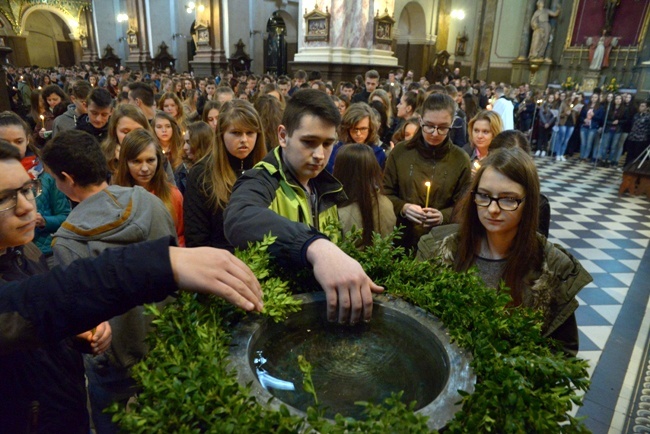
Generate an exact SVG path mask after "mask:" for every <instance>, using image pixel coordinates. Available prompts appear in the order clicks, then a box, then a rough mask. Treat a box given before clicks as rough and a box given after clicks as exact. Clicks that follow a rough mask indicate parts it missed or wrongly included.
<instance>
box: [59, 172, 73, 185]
mask: <svg viewBox="0 0 650 434" xmlns="http://www.w3.org/2000/svg"><path fill="white" fill-rule="evenodd" d="M61 179H62V180H63V182H64V183H65V184H67V185H69V186H71V187H72V186H74V185H75V182H74V178H73V177H72V175H70V174H69V173H68V172H61Z"/></svg>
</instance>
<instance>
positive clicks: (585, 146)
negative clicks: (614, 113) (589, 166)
mask: <svg viewBox="0 0 650 434" xmlns="http://www.w3.org/2000/svg"><path fill="white" fill-rule="evenodd" d="M604 121H605V110H604V109H603V107H601V105H600V102H599V101H598V95H597V94H594V95H593V96H592V97H591V100H590V101H589V104H585V105H584V106H583V107H582V111H581V112H580V118H579V119H578V125H580V160H581V161H588V160H589V158H590V157H591V154H592V150H593V149H594V147H593V145H594V141H595V139H596V135H597V133H598V129H599V128H600V127H601V126H602V125H603V122H604Z"/></svg>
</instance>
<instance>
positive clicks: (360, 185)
mask: <svg viewBox="0 0 650 434" xmlns="http://www.w3.org/2000/svg"><path fill="white" fill-rule="evenodd" d="M334 177H335V178H336V179H338V180H339V181H341V184H343V189H344V190H345V193H346V195H347V197H348V199H347V200H346V201H345V202H343V203H342V204H340V205H339V206H338V213H339V220H340V222H341V224H342V226H343V233H344V234H346V233H348V232H350V231H351V230H352V229H353V228H356V229H362V231H363V232H362V237H361V240H360V243H359V244H358V246H359V247H361V246H368V245H370V244H371V243H372V234H373V233H374V232H376V233H379V234H381V235H382V236H387V235H389V234H390V233H391V232H392V231H393V229H394V228H395V222H396V218H395V213H394V212H393V205H392V203H391V201H390V200H389V199H388V198H387V197H386V196H384V195H383V194H382V187H381V182H382V173H381V168H380V167H379V164H378V163H377V160H376V159H375V156H374V154H373V152H372V150H371V149H370V148H369V147H368V146H366V145H363V144H358V143H352V144H349V145H346V146H343V148H341V152H339V154H338V155H337V156H336V165H335V168H334Z"/></svg>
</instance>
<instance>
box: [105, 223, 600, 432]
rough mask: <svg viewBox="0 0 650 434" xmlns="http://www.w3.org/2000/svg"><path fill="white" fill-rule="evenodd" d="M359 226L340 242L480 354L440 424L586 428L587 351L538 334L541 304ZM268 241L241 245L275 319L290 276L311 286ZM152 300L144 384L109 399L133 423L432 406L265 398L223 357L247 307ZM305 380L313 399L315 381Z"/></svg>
mask: <svg viewBox="0 0 650 434" xmlns="http://www.w3.org/2000/svg"><path fill="white" fill-rule="evenodd" d="M359 234H360V233H356V234H348V235H346V237H344V238H343V239H342V240H341V241H340V246H341V248H342V249H343V250H345V251H346V252H347V253H348V254H350V255H351V256H352V257H354V258H355V259H357V260H358V261H359V262H360V263H361V264H362V265H363V267H364V269H365V270H366V271H367V272H368V274H369V275H370V276H371V277H372V278H373V280H374V281H375V282H377V283H378V284H380V285H382V286H384V287H385V288H386V291H387V292H388V293H389V294H391V295H393V296H396V297H400V298H403V299H405V300H406V301H409V302H411V303H413V304H415V305H417V306H419V307H421V308H422V309H424V310H426V311H427V312H430V313H431V314H433V315H434V316H436V317H438V318H439V319H440V320H441V321H442V322H443V323H444V324H445V325H446V327H447V329H448V331H449V334H450V337H451V338H452V340H454V341H455V342H456V343H457V344H458V345H459V346H461V347H463V348H465V349H467V350H468V351H470V352H471V353H472V354H473V361H472V362H471V363H472V368H473V370H474V372H475V374H476V376H477V384H476V387H475V391H474V392H473V393H472V394H468V393H467V392H464V391H459V393H460V395H461V401H462V404H463V407H462V410H460V411H459V412H458V413H457V414H456V415H455V417H454V418H453V419H452V420H451V421H450V422H449V423H448V425H447V427H446V428H445V432H448V433H467V432H503V433H520V432H563V433H582V432H588V431H587V429H586V428H585V427H584V424H583V423H582V421H580V420H577V419H575V418H573V417H571V416H570V415H569V414H568V413H569V411H570V410H571V408H572V405H574V404H575V405H581V397H579V396H578V391H584V390H586V389H587V388H588V386H589V382H588V379H587V363H586V362H585V361H583V360H580V359H577V358H569V357H566V356H564V355H563V354H562V353H560V352H558V351H556V348H555V346H554V345H553V343H552V342H549V341H548V340H547V339H546V338H544V337H543V336H542V333H541V325H540V324H541V323H542V321H541V317H540V315H539V314H538V313H536V312H534V311H532V310H529V309H525V308H517V309H512V308H510V307H509V306H508V302H509V301H510V297H509V295H508V292H507V290H506V289H503V290H501V291H494V290H493V289H489V288H486V287H485V285H484V284H483V283H482V281H481V279H480V278H479V277H478V276H477V274H476V273H475V272H473V271H471V272H469V273H457V272H454V271H453V270H451V269H449V268H448V267H445V266H443V265H441V264H440V263H438V262H437V261H430V262H418V261H415V260H413V259H412V258H410V257H409V256H408V255H407V254H406V253H405V252H404V250H403V249H401V248H399V247H395V239H396V238H397V237H398V236H399V234H398V233H395V234H393V235H391V236H389V237H387V238H381V237H380V236H379V235H376V236H375V237H374V239H373V244H372V245H371V246H368V247H366V248H365V249H363V250H359V249H357V248H356V247H355V242H356V237H358V236H359ZM272 242H273V238H272V237H267V238H265V240H264V241H263V242H261V243H257V244H255V245H252V246H250V248H249V249H248V250H246V251H245V252H238V255H239V257H240V258H241V259H243V260H244V261H245V262H246V263H247V264H249V266H251V268H252V269H253V271H254V272H255V274H256V275H257V276H258V279H259V280H260V282H261V283H262V286H263V290H264V292H265V312H264V313H263V314H264V315H267V316H269V317H271V318H273V319H274V320H276V321H277V320H282V319H283V318H285V317H286V315H288V314H289V313H290V312H293V311H295V310H297V309H299V305H298V304H297V303H296V302H295V300H293V299H292V298H291V297H290V296H289V292H290V291H289V288H299V287H302V288H304V287H305V279H307V280H308V279H309V278H310V276H307V275H304V274H303V275H301V276H299V277H298V278H295V276H293V277H294V278H293V279H292V280H291V281H289V280H287V279H286V278H281V277H279V275H280V274H281V273H279V272H278V270H277V269H274V268H273V266H272V265H271V263H270V262H269V256H268V253H267V248H268V246H269V245H270V244H271V243H272ZM287 275H288V273H287ZM301 279H302V280H301ZM152 310H153V313H154V314H155V316H156V318H155V320H154V325H155V333H153V334H152V336H151V342H150V343H151V351H150V354H149V355H148V357H147V358H146V359H145V360H144V361H142V362H141V363H140V364H138V365H137V366H136V367H135V368H134V371H133V375H134V378H135V379H136V380H137V381H138V382H139V383H140V384H141V385H142V392H141V393H140V394H139V396H138V402H137V404H136V405H135V406H134V407H133V408H130V409H129V411H127V412H124V411H121V410H118V409H117V408H114V412H116V413H115V415H114V418H115V419H116V420H118V421H119V422H120V424H121V427H122V428H123V429H124V430H125V431H127V432H136V433H138V432H256V433H257V432H260V433H261V432H321V433H344V432H364V433H387V432H400V433H402V432H404V433H422V432H428V429H427V425H426V418H424V417H422V416H419V415H416V414H415V413H414V412H413V408H414V407H413V405H414V403H410V404H407V403H403V402H402V400H401V394H396V395H393V396H392V397H391V398H389V399H387V400H386V401H385V402H384V403H382V404H378V405H375V404H369V403H359V404H360V405H363V406H364V410H365V414H366V415H367V417H366V419H365V420H354V419H351V418H345V417H343V416H341V415H338V416H337V417H336V418H335V420H334V422H333V423H332V422H330V421H327V420H326V419H325V418H324V417H323V414H324V412H323V410H322V409H321V408H320V407H319V405H318V403H317V402H316V404H315V405H314V406H313V407H310V408H309V409H308V411H307V417H306V418H305V419H304V420H303V419H300V418H297V417H295V416H292V415H290V413H289V411H288V410H287V409H286V407H281V409H280V410H279V411H273V410H270V409H267V408H266V407H265V406H263V405H261V404H259V403H258V402H256V401H255V399H254V398H252V397H251V396H250V394H249V389H248V388H247V387H243V386H241V385H239V384H238V383H237V380H236V376H235V374H234V372H233V370H232V369H231V367H229V366H228V361H227V355H228V346H229V344H230V336H229V334H228V330H229V328H230V327H231V325H232V323H233V322H236V321H238V320H239V318H240V317H241V316H242V315H243V313H242V312H241V311H237V310H236V309H234V308H233V307H231V306H230V305H228V304H226V303H225V302H223V301H221V300H219V299H214V298H207V297H201V296H197V295H189V294H182V295H181V296H180V297H179V299H178V302H177V303H175V304H173V305H171V306H168V307H167V308H165V310H164V311H163V312H157V311H155V309H152ZM297 363H300V367H301V369H302V371H303V374H305V375H304V378H305V381H304V383H305V386H307V387H309V384H310V383H309V379H310V378H311V377H310V366H309V364H308V362H307V361H305V360H302V361H300V362H299V361H297ZM311 387H312V389H313V383H312V384H311ZM308 391H309V393H311V394H312V395H313V396H314V398H315V399H316V396H317V393H318V391H317V390H308Z"/></svg>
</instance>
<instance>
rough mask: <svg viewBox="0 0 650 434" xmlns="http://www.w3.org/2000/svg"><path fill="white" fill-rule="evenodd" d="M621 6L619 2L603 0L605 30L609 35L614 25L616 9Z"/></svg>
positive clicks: (618, 0)
mask: <svg viewBox="0 0 650 434" xmlns="http://www.w3.org/2000/svg"><path fill="white" fill-rule="evenodd" d="M620 4H621V0H605V6H604V9H605V30H606V31H607V33H609V34H611V32H612V26H613V25H614V15H615V14H616V8H617V7H618V6H619V5H620Z"/></svg>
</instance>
